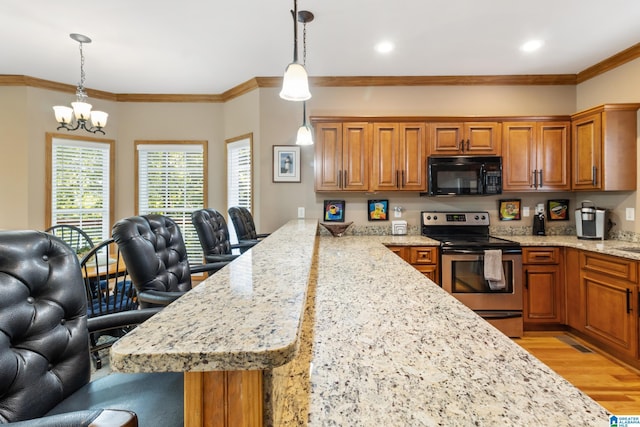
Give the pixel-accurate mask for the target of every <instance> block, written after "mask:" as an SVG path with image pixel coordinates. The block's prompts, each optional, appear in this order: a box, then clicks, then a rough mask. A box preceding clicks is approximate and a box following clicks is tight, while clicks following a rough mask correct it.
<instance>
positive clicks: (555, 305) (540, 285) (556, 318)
mask: <svg viewBox="0 0 640 427" xmlns="http://www.w3.org/2000/svg"><path fill="white" fill-rule="evenodd" d="M524 283H525V289H524V321H525V322H531V323H564V310H563V309H562V308H563V298H562V297H563V295H562V292H561V283H562V275H561V269H560V266H558V265H525V266H524Z"/></svg>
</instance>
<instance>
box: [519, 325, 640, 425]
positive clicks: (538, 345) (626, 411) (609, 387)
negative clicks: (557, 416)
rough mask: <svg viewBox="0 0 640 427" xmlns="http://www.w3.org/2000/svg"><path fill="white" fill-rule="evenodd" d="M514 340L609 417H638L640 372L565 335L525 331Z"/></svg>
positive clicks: (639, 410)
mask: <svg viewBox="0 0 640 427" xmlns="http://www.w3.org/2000/svg"><path fill="white" fill-rule="evenodd" d="M514 341H515V342H516V343H518V344H519V345H520V346H522V347H523V348H525V349H526V350H527V351H528V352H529V353H531V354H533V355H534V356H536V357H537V358H538V359H540V360H541V361H542V362H543V363H545V364H546V365H547V366H549V367H550V368H551V369H553V370H554V371H556V372H557V373H558V374H559V375H561V376H562V377H564V378H565V379H567V380H568V381H569V382H570V383H571V384H573V385H575V386H576V387H578V388H579V389H580V390H582V391H583V392H584V393H586V394H587V395H589V396H590V397H591V398H592V399H594V400H595V401H597V402H598V403H599V404H601V405H602V406H603V407H605V408H606V409H607V410H608V411H609V412H611V413H612V414H614V415H640V371H637V370H635V369H633V368H631V367H629V366H627V365H624V364H623V363H621V362H618V361H616V360H615V359H613V358H612V357H610V356H607V355H604V354H602V353H599V352H598V351H596V350H595V348H594V347H593V346H591V345H589V344H586V343H584V342H582V341H580V340H579V339H577V338H575V337H573V336H571V335H569V334H567V333H564V332H527V333H525V336H524V337H522V338H519V339H514ZM565 341H568V342H565ZM571 344H574V345H571ZM581 349H582V350H590V351H589V352H582V351H580V350H581Z"/></svg>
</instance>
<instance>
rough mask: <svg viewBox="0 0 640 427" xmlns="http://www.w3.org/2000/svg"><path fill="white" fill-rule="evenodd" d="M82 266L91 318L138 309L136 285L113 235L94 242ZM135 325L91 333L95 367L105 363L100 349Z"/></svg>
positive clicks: (88, 311)
mask: <svg viewBox="0 0 640 427" xmlns="http://www.w3.org/2000/svg"><path fill="white" fill-rule="evenodd" d="M80 268H81V269H82V276H83V277H84V286H85V292H86V295H87V316H88V317H89V318H92V317H98V316H104V315H107V314H112V313H118V312H121V311H127V310H137V309H138V303H137V301H136V292H135V288H134V287H133V284H132V283H131V280H129V274H128V272H127V267H126V265H125V264H124V261H123V260H122V257H120V251H119V250H118V245H117V244H116V243H115V241H114V240H113V239H112V238H109V239H107V240H105V241H104V242H102V243H99V244H98V245H96V246H94V248H93V249H91V250H90V251H89V252H88V253H87V254H86V255H85V256H84V257H83V258H82V260H80ZM132 328H133V327H132V326H120V325H118V327H116V328H115V329H112V330H105V331H101V332H100V333H92V334H90V338H91V354H92V355H93V359H94V361H95V364H96V369H100V368H101V367H102V359H101V357H100V351H101V350H104V349H106V348H109V347H111V345H112V344H113V343H114V341H115V339H117V338H120V337H122V336H124V334H126V333H127V332H129V331H130V330H131V329H132ZM109 337H111V338H112V339H109Z"/></svg>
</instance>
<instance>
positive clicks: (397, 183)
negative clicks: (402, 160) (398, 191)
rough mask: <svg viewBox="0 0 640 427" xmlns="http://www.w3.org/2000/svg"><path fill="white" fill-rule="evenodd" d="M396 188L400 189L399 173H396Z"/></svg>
mask: <svg viewBox="0 0 640 427" xmlns="http://www.w3.org/2000/svg"><path fill="white" fill-rule="evenodd" d="M396 188H400V171H396Z"/></svg>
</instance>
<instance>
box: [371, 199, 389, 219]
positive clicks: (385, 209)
mask: <svg viewBox="0 0 640 427" xmlns="http://www.w3.org/2000/svg"><path fill="white" fill-rule="evenodd" d="M368 205H369V221H386V220H388V219H389V201H388V200H369V202H368Z"/></svg>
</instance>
